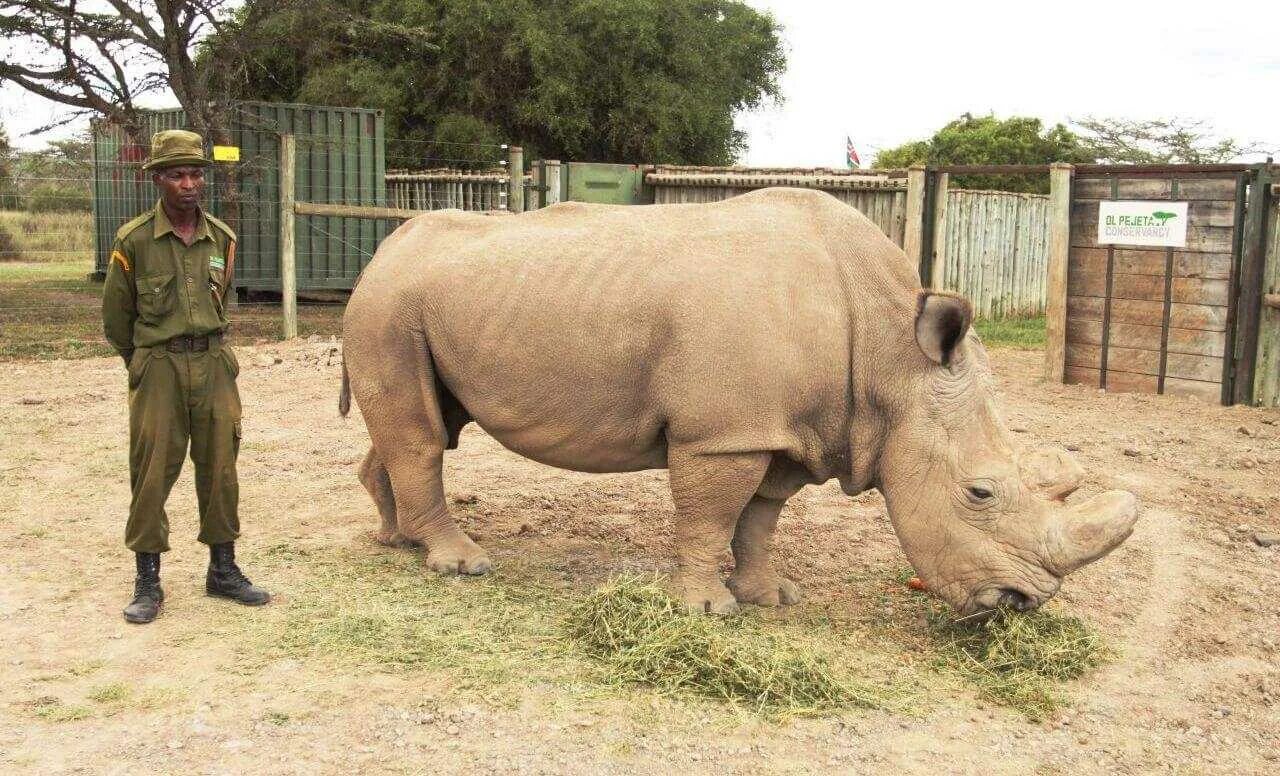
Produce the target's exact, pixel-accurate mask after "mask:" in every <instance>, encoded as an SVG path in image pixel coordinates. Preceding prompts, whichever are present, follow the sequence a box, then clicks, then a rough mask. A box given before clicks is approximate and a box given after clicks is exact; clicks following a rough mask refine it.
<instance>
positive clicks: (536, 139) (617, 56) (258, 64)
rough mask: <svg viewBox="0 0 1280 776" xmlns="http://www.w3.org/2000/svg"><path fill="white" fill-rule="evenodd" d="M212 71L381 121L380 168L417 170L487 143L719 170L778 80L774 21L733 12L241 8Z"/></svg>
mask: <svg viewBox="0 0 1280 776" xmlns="http://www.w3.org/2000/svg"><path fill="white" fill-rule="evenodd" d="M222 61H226V62H233V61H244V62H246V63H248V64H246V65H245V66H244V67H243V68H242V69H240V68H228V70H231V71H234V72H235V73H238V74H239V77H238V80H236V81H235V82H234V83H231V84H229V85H228V88H229V90H230V91H231V93H232V94H233V95H234V96H237V97H240V98H245V99H266V100H296V101H305V102H314V103H325V104H333V105H360V106H366V107H375V108H382V109H383V110H384V111H385V112H386V121H387V124H386V126H387V136H388V137H390V138H397V139H401V140H403V141H407V142H404V143H402V144H401V145H400V146H397V147H393V153H392V158H391V160H390V162H389V165H390V166H395V167H409V166H412V167H419V168H421V167H432V166H439V165H440V164H444V163H448V164H452V163H454V162H452V161H450V160H462V161H463V162H474V163H480V162H487V163H492V162H496V161H497V160H498V159H499V158H500V157H501V155H502V152H501V150H500V149H498V148H496V147H492V146H490V147H487V148H485V149H484V150H483V153H481V152H480V151H479V150H477V149H475V148H473V147H470V146H468V145H466V144H495V143H496V142H512V143H519V144H523V145H524V147H525V149H526V158H536V157H538V156H543V157H548V158H561V159H575V160H582V161H629V162H641V161H643V162H670V163H687V164H726V163H729V162H731V161H733V159H735V158H736V156H737V155H738V154H739V153H740V152H741V151H742V150H743V148H744V146H745V137H744V135H743V133H742V132H740V131H738V130H736V129H734V126H733V118H734V115H735V114H736V113H737V112H738V111H741V110H744V109H749V108H754V107H756V106H758V105H759V104H761V102H762V101H764V100H766V99H769V98H777V97H778V95H779V87H778V77H779V75H780V74H781V73H782V71H783V69H784V65H785V60H784V54H783V50H782V44H781V41H780V39H779V27H778V24H777V22H775V21H774V19H773V18H772V17H771V16H770V15H768V14H767V13H762V12H759V11H756V10H753V9H751V8H749V7H747V6H746V5H745V4H744V3H742V2H739V1H738V0H384V1H383V2H369V1H368V0H311V1H310V2H306V3H302V2H299V1H298V0H249V2H248V3H246V5H245V7H244V8H243V9H242V11H241V13H240V15H239V17H238V19H237V22H236V24H234V25H232V26H231V27H229V28H228V29H227V31H225V32H223V33H222V34H221V35H220V36H218V37H216V38H215V39H213V40H212V41H210V42H209V44H208V45H207V46H206V47H205V49H204V53H203V55H202V62H203V63H204V64H205V65H206V66H210V65H211V66H213V67H214V68H215V69H217V66H218V63H219V62H222ZM468 149H470V150H468ZM397 156H399V157H403V158H396V157H397ZM481 157H483V158H481Z"/></svg>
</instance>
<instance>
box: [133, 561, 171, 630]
mask: <svg viewBox="0 0 1280 776" xmlns="http://www.w3.org/2000/svg"><path fill="white" fill-rule="evenodd" d="M134 556H135V558H136V561H137V564H138V576H137V578H136V579H135V580H134V582H133V600H132V601H130V602H129V605H128V606H126V607H125V608H124V619H125V621H126V622H132V623H137V624H139V625H142V624H144V623H148V622H151V621H152V620H154V619H155V618H156V615H157V614H159V613H160V605H161V604H163V603H164V591H163V590H161V589H160V553H158V552H135V553H134Z"/></svg>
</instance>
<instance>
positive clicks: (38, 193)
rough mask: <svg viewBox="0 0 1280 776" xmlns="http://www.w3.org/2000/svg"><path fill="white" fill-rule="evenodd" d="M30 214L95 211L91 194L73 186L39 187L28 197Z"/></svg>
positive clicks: (27, 203)
mask: <svg viewBox="0 0 1280 776" xmlns="http://www.w3.org/2000/svg"><path fill="white" fill-rule="evenodd" d="M24 209H25V210H26V211H27V212H30V213H67V212H80V213H88V212H90V211H92V210H93V203H92V201H91V200H90V198H89V192H87V191H85V190H83V189H78V188H74V187H71V186H39V187H36V188H34V189H32V190H31V193H29V194H28V195H27V197H26V207H25V208H24Z"/></svg>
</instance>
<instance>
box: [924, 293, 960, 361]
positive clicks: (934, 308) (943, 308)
mask: <svg viewBox="0 0 1280 776" xmlns="http://www.w3.org/2000/svg"><path fill="white" fill-rule="evenodd" d="M972 322H973V306H972V305H971V304H969V300H968V299H965V298H964V297H963V296H960V295H959V294H952V293H949V292H946V291H927V290H926V291H921V292H920V297H919V298H918V299H917V300H916V344H917V345H919V346H920V351H921V352H922V353H924V354H925V355H926V356H928V357H929V360H930V361H932V362H934V363H935V364H941V365H942V366H951V357H952V356H953V355H954V354H955V350H956V348H957V347H958V346H959V345H960V343H961V342H962V341H964V337H965V334H966V333H967V332H968V331H969V324H970V323H972Z"/></svg>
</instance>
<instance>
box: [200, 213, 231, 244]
mask: <svg viewBox="0 0 1280 776" xmlns="http://www.w3.org/2000/svg"><path fill="white" fill-rule="evenodd" d="M204 217H205V218H207V219H209V223H211V224H213V225H214V226H216V227H217V228H219V229H221V230H222V231H223V232H225V233H226V235H227V237H230V238H231V242H235V241H236V233H235V232H234V231H232V229H231V227H229V226H227V225H226V224H224V223H222V222H221V221H219V220H218V219H216V218H214V217H213V216H212V215H210V214H208V213H205V214H204Z"/></svg>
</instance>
